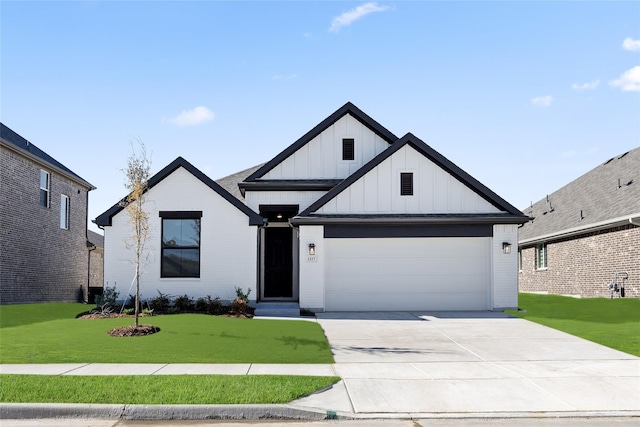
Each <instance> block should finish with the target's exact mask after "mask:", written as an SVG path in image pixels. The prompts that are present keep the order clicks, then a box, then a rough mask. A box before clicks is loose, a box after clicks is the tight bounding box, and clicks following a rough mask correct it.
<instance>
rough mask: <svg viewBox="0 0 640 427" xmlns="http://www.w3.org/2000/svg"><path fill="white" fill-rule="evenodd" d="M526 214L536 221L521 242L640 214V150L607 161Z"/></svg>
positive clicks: (524, 228)
mask: <svg viewBox="0 0 640 427" xmlns="http://www.w3.org/2000/svg"><path fill="white" fill-rule="evenodd" d="M618 182H619V183H620V185H618ZM523 212H524V213H525V214H527V215H529V216H533V217H535V219H534V220H533V221H529V222H528V223H526V224H524V225H523V226H522V228H520V232H519V240H520V241H521V242H522V241H527V240H533V239H537V238H540V237H543V236H546V237H547V238H549V239H550V238H552V236H553V235H558V234H565V233H566V232H567V231H568V230H572V229H576V228H584V229H588V228H589V227H590V226H592V227H595V226H596V225H598V224H601V223H603V222H607V221H611V220H614V219H618V218H623V217H625V216H631V215H635V214H638V213H640V147H639V148H635V149H633V150H631V151H628V152H626V153H622V154H620V155H618V156H616V157H613V158H612V159H609V160H607V161H605V162H604V163H602V164H600V165H599V166H597V167H596V168H594V169H592V170H591V171H589V172H587V173H586V174H584V175H582V176H581V177H579V178H577V179H576V180H574V181H572V182H570V183H569V184H567V185H565V186H564V187H562V188H560V189H559V190H557V191H555V192H553V193H551V194H549V200H548V201H547V198H546V197H545V198H543V199H542V200H540V201H538V202H536V203H534V204H533V207H532V208H527V209H525V210H524V211H523ZM580 212H582V218H581V215H580Z"/></svg>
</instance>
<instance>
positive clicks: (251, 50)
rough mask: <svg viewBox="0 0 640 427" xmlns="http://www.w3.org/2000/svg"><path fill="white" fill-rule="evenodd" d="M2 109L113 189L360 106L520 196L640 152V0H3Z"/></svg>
mask: <svg viewBox="0 0 640 427" xmlns="http://www.w3.org/2000/svg"><path fill="white" fill-rule="evenodd" d="M0 20H1V21H0V24H1V34H0V36H1V39H0V48H1V54H0V55H1V56H0V59H1V63H0V72H1V74H0V90H1V92H0V101H1V103H0V118H1V120H2V122H3V123H4V124H5V125H7V126H9V127H10V128H12V129H13V130H14V131H16V132H18V133H19V134H21V135H22V136H23V137H25V138H27V139H28V140H30V141H31V142H32V143H34V144H36V145H37V146H39V147H40V148H41V149H43V150H45V151H46V152H48V153H49V154H50V155H52V156H53V157H55V158H56V159H57V160H59V161H61V162H62V163H64V164H65V165H66V166H68V167H69V168H71V169H72V170H73V171H75V172H76V173H78V174H79V175H80V176H82V177H83V178H85V179H86V180H88V181H89V182H91V183H92V184H93V185H95V186H96V187H98V189H97V190H95V191H92V192H91V193H90V206H89V219H90V220H91V219H94V218H95V217H96V216H97V215H99V214H101V213H102V212H104V211H105V210H107V209H108V208H109V207H110V206H111V205H113V204H114V203H115V202H116V201H117V200H118V199H119V198H120V197H122V196H123V195H124V194H125V192H126V190H125V189H124V186H123V180H124V176H123V174H122V172H121V171H120V170H121V169H122V168H123V167H124V166H125V165H126V159H127V157H128V156H129V153H130V143H131V141H132V140H135V139H136V138H138V139H140V140H142V141H144V142H145V144H146V146H147V149H148V150H149V151H151V152H152V170H153V172H154V173H155V172H156V171H158V170H160V169H162V168H163V167H164V166H166V165H167V164H168V163H169V162H171V161H172V160H174V159H175V158H176V157H177V156H183V157H184V158H186V159H187V160H188V161H190V162H191V163H193V164H194V165H195V166H196V167H198V168H200V169H201V170H202V171H203V172H205V173H207V174H208V175H209V176H211V177H212V178H214V179H216V178H220V177H223V176H226V175H229V174H231V173H234V172H237V171H240V170H242V169H246V168H248V167H251V166H254V165H256V164H259V163H262V162H265V161H268V160H270V159H271V158H272V157H273V156H275V155H276V154H277V153H279V152H280V151H281V150H283V149H284V148H286V147H287V146H288V145H290V144H291V143H292V142H294V141H295V140H296V139H298V138H299V137H300V136H302V135H303V134H304V133H306V132H307V131H308V130H310V129H311V128H312V127H313V126H315V125H316V124H318V123H319V122H320V121H322V120H323V119H324V118H325V117H326V116H328V115H329V114H331V113H332V112H333V111H335V110H336V109H338V108H339V107H341V106H342V105H343V104H344V103H345V102H347V101H351V102H353V103H354V104H356V105H357V106H358V107H359V108H360V109H362V110H363V111H364V112H366V113H367V114H369V115H370V116H371V117H373V118H374V119H375V120H377V121H378V122H380V123H381V124H382V125H383V126H385V127H387V128H388V129H389V130H390V131H392V132H394V133H395V134H396V135H398V136H402V135H404V134H405V133H406V132H412V133H413V134H415V135H416V136H418V137H419V138H421V139H422V140H424V141H425V142H426V143H427V144H429V145H431V146H432V147H433V148H434V149H436V150H437V151H439V152H440V153H442V154H443V155H444V156H446V157H447V158H449V159H450V160H451V161H453V162H454V163H456V164H458V166H460V167H462V168H463V169H465V170H466V171H467V172H469V173H470V174H471V175H472V176H474V177H475V178H477V179H478V180H480V181H481V182H482V183H484V184H485V185H487V186H488V187H489V188H491V189H492V190H494V191H495V192H497V193H498V194H499V195H501V196H502V197H503V198H505V199H506V200H508V201H509V202H510V203H512V204H513V205H515V206H517V207H518V208H520V209H524V208H525V207H527V206H528V205H529V203H530V202H531V201H534V202H535V201H537V200H539V199H541V198H543V197H545V195H546V194H548V193H551V192H553V191H555V190H557V189H558V188H560V187H562V186H563V185H565V184H567V183H568V182H570V181H571V180H573V179H575V178H577V177H578V176H580V175H581V174H583V173H585V172H587V171H588V170H590V169H592V168H593V167H595V166H597V165H598V164H599V163H601V162H604V161H605V160H607V159H608V158H610V157H613V156H614V155H617V154H621V153H623V152H625V151H628V150H629V149H632V148H635V147H638V146H640V3H638V2H516V1H514V2H499V1H491V2H483V1H470V2H457V1H451V2H436V1H396V2H384V1H378V2H366V1H365V2H341V1H324V2H310V1H288V2H271V1H259V2H246V1H240V2H238V1H236V2H218V1H194V2H154V1H134V2H126V1H117V2H116V1H113V2H100V1H84V2H80V1H75V2H73V1H72V2H57V1H45V2H33V1H20V2H13V1H2V2H0Z"/></svg>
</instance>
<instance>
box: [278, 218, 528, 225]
mask: <svg viewBox="0 0 640 427" xmlns="http://www.w3.org/2000/svg"><path fill="white" fill-rule="evenodd" d="M528 220H529V218H528V217H496V216H489V217H469V218H460V217H436V218H433V217H431V218H429V217H404V218H403V217H401V216H395V217H370V218H367V217H345V216H343V217H301V216H296V217H293V218H291V219H290V222H291V224H292V225H296V226H297V225H323V224H369V225H386V224H396V225H399V224H402V225H406V224H412V225H413V224H424V225H429V224H522V223H523V222H526V221H528Z"/></svg>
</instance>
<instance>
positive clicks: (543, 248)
mask: <svg viewBox="0 0 640 427" xmlns="http://www.w3.org/2000/svg"><path fill="white" fill-rule="evenodd" d="M536 268H537V269H538V270H540V269H543V268H547V244H546V243H538V245H536Z"/></svg>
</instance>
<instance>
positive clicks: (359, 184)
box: [349, 178, 365, 213]
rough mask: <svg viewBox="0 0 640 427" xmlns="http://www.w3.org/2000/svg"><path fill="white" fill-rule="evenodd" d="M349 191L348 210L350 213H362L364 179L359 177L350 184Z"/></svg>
mask: <svg viewBox="0 0 640 427" xmlns="http://www.w3.org/2000/svg"><path fill="white" fill-rule="evenodd" d="M350 190H351V191H349V194H350V199H351V200H350V203H351V206H350V212H351V213H363V212H364V197H365V195H364V179H362V178H360V179H359V180H357V181H356V182H354V183H353V185H351V188H350Z"/></svg>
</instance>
